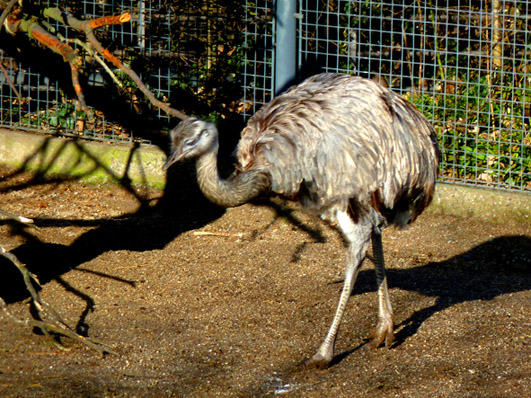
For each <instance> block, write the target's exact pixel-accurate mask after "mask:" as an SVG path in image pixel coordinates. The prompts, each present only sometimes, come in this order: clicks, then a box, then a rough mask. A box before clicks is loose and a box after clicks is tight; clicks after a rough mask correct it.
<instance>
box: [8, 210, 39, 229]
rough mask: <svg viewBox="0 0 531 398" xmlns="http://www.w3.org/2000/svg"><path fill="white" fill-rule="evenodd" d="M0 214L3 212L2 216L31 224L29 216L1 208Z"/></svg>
mask: <svg viewBox="0 0 531 398" xmlns="http://www.w3.org/2000/svg"><path fill="white" fill-rule="evenodd" d="M0 214H3V215H4V216H6V217H8V218H11V219H13V220H15V221H18V222H20V223H22V224H26V225H28V224H33V220H32V219H31V218H26V217H22V216H17V215H16V214H13V213H10V212H8V211H5V210H2V209H0Z"/></svg>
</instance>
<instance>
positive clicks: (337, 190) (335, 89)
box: [164, 73, 439, 368]
mask: <svg viewBox="0 0 531 398" xmlns="http://www.w3.org/2000/svg"><path fill="white" fill-rule="evenodd" d="M170 137H171V143H172V153H171V155H170V156H169V157H168V160H167V162H166V163H165V165H164V169H167V168H168V167H170V166H171V165H172V164H173V163H175V162H178V161H181V160H184V159H195V160H196V168H197V179H198V182H199V186H200V188H201V190H202V192H203V193H204V195H205V196H206V197H207V198H208V199H209V200H210V201H212V202H214V203H216V204H218V205H220V206H225V207H231V206H239V205H242V204H244V203H246V202H248V201H250V200H252V199H254V198H256V197H258V196H263V195H276V196H281V197H284V198H287V199H289V200H294V201H299V202H300V203H301V204H302V207H303V208H304V209H305V210H307V211H309V212H311V213H314V214H317V215H321V216H322V217H323V218H325V219H327V220H330V221H331V222H332V223H334V224H336V225H337V226H338V228H339V229H340V230H341V232H342V233H343V234H344V237H345V240H346V242H347V253H346V271H345V280H344V286H343V289H342V292H341V296H340V299H339V304H338V307H337V310H336V313H335V316H334V318H333V321H332V324H331V326H330V329H329V331H328V334H327V335H326V337H325V338H324V341H323V342H322V344H321V346H320V347H319V349H318V350H317V352H316V353H315V355H314V356H313V357H312V358H311V359H309V360H308V361H307V365H309V366H312V367H319V368H323V367H327V366H329V365H330V362H331V361H332V360H333V358H334V345H335V340H336V336H337V333H338V330H339V326H340V323H341V318H342V316H343V313H344V311H345V308H346V305H347V302H348V300H349V297H350V296H351V293H352V290H353V287H354V282H355V280H356V277H357V275H358V273H359V270H360V268H361V265H362V263H363V260H364V259H365V257H366V254H367V250H368V248H369V245H370V244H371V243H372V249H373V259H374V263H375V270H376V280H377V287H378V308H379V311H378V324H377V326H376V330H375V332H374V335H373V338H372V340H371V341H370V342H369V343H368V346H369V347H371V348H376V347H378V346H380V345H382V343H384V342H385V345H386V346H387V347H390V346H391V344H392V342H393V336H394V335H393V329H394V316H393V310H392V307H391V302H390V300H389V293H388V287H387V279H386V275H385V266H384V256H383V248H382V231H383V229H384V228H385V227H387V226H391V225H394V226H398V227H400V228H404V227H406V226H407V225H408V224H409V223H410V222H412V221H414V220H415V218H416V217H417V216H418V215H419V214H420V213H421V212H422V211H423V210H424V209H425V208H426V206H428V205H429V203H430V202H431V200H432V197H433V194H434V188H435V182H436V179H437V171H438V162H439V152H438V147H437V143H436V135H435V132H434V130H433V128H432V127H431V125H430V124H429V123H428V121H427V120H426V119H425V117H424V116H423V115H422V114H421V113H420V112H419V111H418V110H417V109H416V108H415V107H414V106H413V105H412V104H411V103H409V102H407V101H406V100H405V99H403V98H402V97H400V96H399V95H397V94H395V93H393V92H392V91H390V90H388V89H386V88H383V87H382V86H380V85H378V84H377V83H375V82H373V81H372V80H368V79H364V78H360V77H354V76H350V75H347V74H332V73H323V74H319V75H315V76H313V77H310V78H308V79H307V80H305V81H304V82H302V83H301V84H299V85H297V86H294V87H292V88H291V89H289V90H288V91H286V92H285V93H283V94H281V95H279V96H278V97H276V98H275V99H273V100H272V101H271V102H270V103H268V104H266V105H264V106H263V107H262V108H261V109H260V110H259V111H258V112H257V113H256V114H255V115H254V116H253V117H251V118H250V120H249V122H248V124H247V126H246V127H245V129H244V130H243V132H242V136H241V140H240V142H239V144H238V147H237V151H236V165H235V171H234V172H233V174H232V175H231V176H230V177H228V178H227V179H222V178H220V175H219V173H218V166H217V155H218V131H217V129H216V126H215V125H214V124H212V123H210V122H206V121H202V120H198V119H196V118H188V119H186V120H184V121H182V122H181V123H180V124H179V125H177V127H175V128H174V129H173V130H172V131H171V134H170Z"/></svg>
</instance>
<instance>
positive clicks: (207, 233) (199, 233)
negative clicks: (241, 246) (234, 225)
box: [194, 231, 244, 238]
mask: <svg viewBox="0 0 531 398" xmlns="http://www.w3.org/2000/svg"><path fill="white" fill-rule="evenodd" d="M194 235H195V236H222V237H224V238H243V236H244V234H243V232H236V233H228V232H210V231H194Z"/></svg>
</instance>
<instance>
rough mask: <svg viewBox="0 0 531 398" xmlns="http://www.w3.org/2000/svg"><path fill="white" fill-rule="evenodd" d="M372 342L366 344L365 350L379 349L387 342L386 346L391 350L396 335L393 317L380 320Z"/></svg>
mask: <svg viewBox="0 0 531 398" xmlns="http://www.w3.org/2000/svg"><path fill="white" fill-rule="evenodd" d="M371 337H372V338H371V341H369V342H368V343H367V344H365V348H370V349H374V348H378V347H380V346H381V345H382V343H383V342H384V341H385V346H386V347H387V348H391V345H392V344H393V340H394V338H395V334H394V320H393V317H389V318H380V320H379V321H378V325H377V326H376V329H375V330H374V332H373V334H372V336H371Z"/></svg>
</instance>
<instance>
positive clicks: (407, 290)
mask: <svg viewBox="0 0 531 398" xmlns="http://www.w3.org/2000/svg"><path fill="white" fill-rule="evenodd" d="M12 173H13V170H8V169H2V170H1V175H2V176H3V177H2V178H1V180H0V207H1V208H3V209H4V210H8V211H11V212H15V213H18V214H20V215H24V216H27V217H34V218H35V219H36V224H37V225H38V227H39V228H38V229H32V228H28V227H21V226H18V225H16V224H15V223H13V222H11V221H5V220H0V243H1V244H2V245H3V246H4V247H6V248H7V249H9V250H12V251H13V253H14V254H16V255H17V256H18V257H19V259H20V260H22V261H23V262H24V263H26V264H27V265H28V267H29V268H30V269H31V270H32V271H33V272H34V273H35V274H37V275H38V277H39V279H40V281H41V283H42V285H43V289H42V291H41V295H42V297H43V298H45V299H46V300H48V301H49V302H50V303H52V304H53V305H54V306H55V308H56V309H57V310H58V311H59V312H60V313H61V314H62V315H63V317H64V318H66V320H67V321H68V322H69V324H70V325H72V326H73V327H75V328H76V329H77V330H78V331H79V332H80V333H82V334H86V335H87V336H90V337H91V338H94V339H97V340H100V341H103V342H105V343H107V344H110V345H112V346H113V347H114V348H115V350H116V351H118V353H119V354H118V355H106V356H104V357H101V356H99V355H98V353H96V352H94V351H90V350H88V349H87V348H85V347H84V346H83V345H81V344H79V343H77V342H73V341H72V340H68V339H63V340H62V342H63V343H64V345H65V346H66V348H67V350H66V351H63V350H60V349H58V348H57V347H56V346H55V345H54V344H53V343H52V342H50V341H49V340H47V338H46V337H44V336H42V335H39V334H37V333H34V332H32V330H30V329H29V328H27V327H24V326H22V325H19V324H16V323H14V322H13V321H12V320H11V319H9V318H7V317H5V316H4V315H2V316H1V317H0V396H2V397H28V396H32V397H51V396H54V397H151V396H157V397H161V396H168V397H170V396H176V397H180V396H193V397H209V396H231V397H232V396H234V397H262V396H266V397H267V396H286V397H302V396H304V397H323V396H334V397H352V396H357V397H394V396H397V397H427V396H430V397H457V396H458V397H478V396H481V397H507V396H511V397H528V396H531V360H530V358H531V316H530V314H531V275H530V273H531V226H530V225H529V222H524V221H522V222H516V221H510V220H508V221H507V222H506V223H503V224H501V223H494V222H489V221H488V220H487V221H478V220H477V219H466V218H458V217H455V216H451V215H438V214H436V212H433V211H431V212H427V213H426V214H424V215H423V216H421V217H420V219H419V220H418V222H417V223H416V224H415V225H414V226H413V227H412V228H411V229H410V230H408V231H403V232H399V231H395V230H388V231H386V232H385V234H384V249H385V255H386V260H387V268H388V276H389V283H390V289H391V298H392V302H393V305H394V309H395V315H396V325H397V327H396V342H395V344H394V346H393V347H392V349H390V350H388V349H385V348H382V349H378V350H374V351H366V350H362V349H360V347H361V345H362V344H363V343H364V341H365V339H366V338H367V337H368V336H369V335H370V333H371V331H372V328H373V327H374V325H375V324H376V315H377V302H376V292H375V278H374V273H373V268H372V263H370V261H367V263H366V264H365V266H364V268H363V270H362V271H361V273H360V276H359V279H358V283H357V285H356V288H355V292H354V295H353V297H352V300H351V302H350V304H349V306H348V309H347V314H346V316H345V318H344V323H343V326H342V329H341V331H340V334H339V339H338V344H337V353H338V357H337V359H336V361H335V363H334V365H333V366H332V367H331V368H330V369H328V370H325V371H308V370H305V369H303V368H302V367H301V366H300V364H301V363H302V362H303V361H304V360H305V359H307V358H308V357H310V356H311V355H312V354H313V353H314V350H316V349H317V347H318V346H319V344H320V342H321V339H322V338H323V337H324V335H325V333H326V331H327V329H328V327H329V323H330V322H331V319H332V316H333V312H334V310H335V307H336V304H337V300H338V298H339V293H340V290H341V286H342V284H341V282H342V272H343V261H344V260H343V255H344V248H343V242H342V240H341V238H340V236H339V235H338V233H337V232H336V231H335V230H333V229H331V228H330V227H329V226H327V225H325V224H323V223H321V222H320V221H319V220H316V219H314V218H311V217H308V216H306V215H304V214H303V213H300V212H298V211H296V210H281V209H280V207H279V206H278V205H277V203H276V202H273V203H272V205H273V207H271V206H268V203H265V202H264V203H257V204H254V205H245V206H242V207H240V208H235V209H230V210H228V211H224V210H222V209H219V208H216V207H214V206H212V205H210V204H208V203H207V202H206V201H205V200H204V199H203V198H202V197H201V195H200V194H199V193H198V192H197V188H196V186H195V184H194V183H193V178H192V177H186V178H184V179H183V178H182V176H181V177H180V179H179V181H180V183H179V185H180V187H181V188H177V187H176V188H173V189H172V186H170V189H169V190H168V191H167V192H166V193H165V194H164V195H163V194H162V193H161V192H144V191H137V192H134V191H132V190H127V189H123V188H119V187H117V186H115V185H112V186H105V187H95V186H84V185H82V184H79V183H76V182H68V181H40V180H38V179H36V178H34V177H33V176H31V175H29V174H24V173H22V174H17V173H15V174H12ZM0 267H1V277H0V295H1V296H2V297H3V298H4V299H5V300H6V301H7V302H8V303H9V307H10V309H11V310H12V311H13V313H15V314H16V315H17V316H18V317H20V318H25V317H28V316H29V314H30V311H29V309H28V305H27V303H25V302H24V300H25V299H26V298H27V296H28V295H27V293H26V292H25V289H24V286H23V284H22V282H21V280H20V279H21V278H20V277H19V275H18V274H17V272H16V271H15V269H14V267H13V266H12V265H11V264H10V263H8V262H7V261H5V260H4V259H0Z"/></svg>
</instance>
